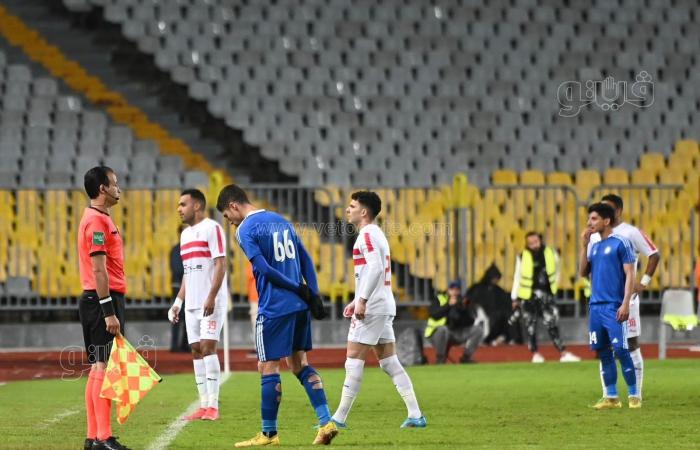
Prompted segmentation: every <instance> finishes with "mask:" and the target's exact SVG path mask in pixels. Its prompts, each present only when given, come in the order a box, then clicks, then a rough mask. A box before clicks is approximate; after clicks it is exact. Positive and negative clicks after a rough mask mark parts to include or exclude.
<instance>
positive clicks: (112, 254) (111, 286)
mask: <svg viewBox="0 0 700 450" xmlns="http://www.w3.org/2000/svg"><path fill="white" fill-rule="evenodd" d="M85 192H87V195H88V197H90V206H89V207H87V208H85V211H84V212H83V217H82V218H81V219H80V226H79V228H78V257H79V263H80V282H81V284H82V288H83V295H82V297H81V299H80V303H79V308H78V310H79V313H80V323H81V324H82V327H83V339H84V340H85V350H86V352H87V354H88V361H89V362H90V364H92V368H91V370H90V375H89V377H88V382H87V386H86V387H85V409H86V412H87V438H86V439H85V447H84V448H85V449H92V450H95V449H98V450H100V449H107V450H122V449H126V448H127V447H125V446H124V445H122V444H120V443H119V442H118V441H117V440H116V438H115V437H114V436H112V425H111V408H112V402H111V400H108V399H105V398H101V397H100V390H101V387H102V381H103V380H104V377H105V367H106V363H107V361H108V358H109V352H110V349H111V345H112V341H113V339H114V336H115V335H116V334H117V333H118V332H121V333H122V334H123V333H124V293H125V292H126V277H125V276H124V248H123V244H122V238H121V234H120V233H119V229H118V228H117V227H116V226H115V225H114V222H113V221H112V218H111V217H110V215H109V211H110V208H111V207H112V206H114V205H116V204H117V203H118V202H119V197H120V195H121V190H120V189H119V184H118V183H117V175H116V174H115V173H114V171H113V170H112V169H110V168H109V167H105V166H98V167H93V168H92V169H90V170H88V171H87V173H85Z"/></svg>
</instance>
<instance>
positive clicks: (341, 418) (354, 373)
mask: <svg viewBox="0 0 700 450" xmlns="http://www.w3.org/2000/svg"><path fill="white" fill-rule="evenodd" d="M364 367H365V362H364V361H363V360H361V359H355V358H348V359H346V360H345V381H344V382H343V392H342V394H341V396H340V404H339V405H338V409H337V410H336V411H335V414H333V420H335V421H336V422H340V423H345V421H346V420H347V418H348V414H349V413H350V408H352V403H353V402H354V401H355V397H357V394H358V393H359V392H360V386H362V374H363V372H364Z"/></svg>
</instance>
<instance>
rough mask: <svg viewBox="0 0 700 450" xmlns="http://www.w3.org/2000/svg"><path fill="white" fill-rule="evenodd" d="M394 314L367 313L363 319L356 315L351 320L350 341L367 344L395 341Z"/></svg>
mask: <svg viewBox="0 0 700 450" xmlns="http://www.w3.org/2000/svg"><path fill="white" fill-rule="evenodd" d="M393 324H394V316H388V315H365V318H364V319H363V320H357V319H356V318H355V316H353V318H352V319H351V320H350V330H349V331H348V341H349V342H357V343H360V344H365V345H377V344H386V343H388V342H395V341H396V338H395V337H394V325H393Z"/></svg>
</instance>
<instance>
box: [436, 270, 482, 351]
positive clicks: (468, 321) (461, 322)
mask: <svg viewBox="0 0 700 450" xmlns="http://www.w3.org/2000/svg"><path fill="white" fill-rule="evenodd" d="M485 327H488V319H487V318H486V315H485V314H484V312H483V310H482V309H481V308H480V307H479V306H477V305H475V304H472V303H471V302H469V301H468V300H467V299H463V298H462V289H461V282H460V281H459V280H455V281H452V282H450V284H449V287H448V289H447V293H443V294H439V295H438V296H437V297H436V298H434V299H433V301H432V303H431V305H430V318H429V319H428V325H427V327H426V329H425V337H426V338H428V340H430V342H431V344H432V345H433V348H434V349H435V353H436V355H437V363H438V364H444V363H445V359H446V358H447V352H448V350H449V348H450V347H451V346H452V345H464V352H463V353H462V357H461V358H460V362H462V363H470V362H473V360H472V355H473V354H474V352H475V351H476V348H477V347H478V346H479V343H480V342H481V341H482V339H483V337H484V335H485V333H484V331H485Z"/></svg>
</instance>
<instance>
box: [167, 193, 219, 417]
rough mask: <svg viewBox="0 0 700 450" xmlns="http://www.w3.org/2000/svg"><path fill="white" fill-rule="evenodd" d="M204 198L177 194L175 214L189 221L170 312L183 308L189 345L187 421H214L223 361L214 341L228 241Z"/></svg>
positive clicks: (175, 316)
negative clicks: (191, 391)
mask: <svg viewBox="0 0 700 450" xmlns="http://www.w3.org/2000/svg"><path fill="white" fill-rule="evenodd" d="M206 205H207V201H206V198H205V197H204V194H203V193H202V192H201V191H199V190H197V189H186V190H184V191H183V192H182V194H181V195H180V201H179V203H178V208H177V210H178V213H179V214H180V217H181V218H182V221H183V222H184V223H185V224H187V225H189V226H188V227H187V228H185V229H184V230H183V231H182V234H181V235H180V255H181V257H182V264H183V268H184V277H183V279H182V285H181V286H180V291H179V292H178V294H177V298H176V299H175V301H174V302H173V305H172V307H171V308H170V310H169V311H168V319H169V320H170V321H171V322H173V323H176V322H177V321H178V320H179V314H180V309H181V308H182V306H183V302H184V307H185V326H186V328H187V341H188V342H189V344H190V346H191V347H192V358H193V365H194V379H195V383H196V384H197V391H198V392H199V400H200V407H199V409H197V411H195V412H194V413H193V414H192V415H190V416H187V417H186V418H185V419H187V420H196V419H203V420H218V418H219V378H220V375H221V366H220V365H219V357H218V355H217V354H216V345H217V342H218V341H219V335H220V334H221V329H222V328H223V325H224V321H225V319H226V312H227V307H228V287H227V286H228V283H227V282H226V240H225V236H224V233H223V231H222V229H221V225H219V224H218V223H217V222H216V221H214V220H212V219H209V218H207V217H205V212H206Z"/></svg>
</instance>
